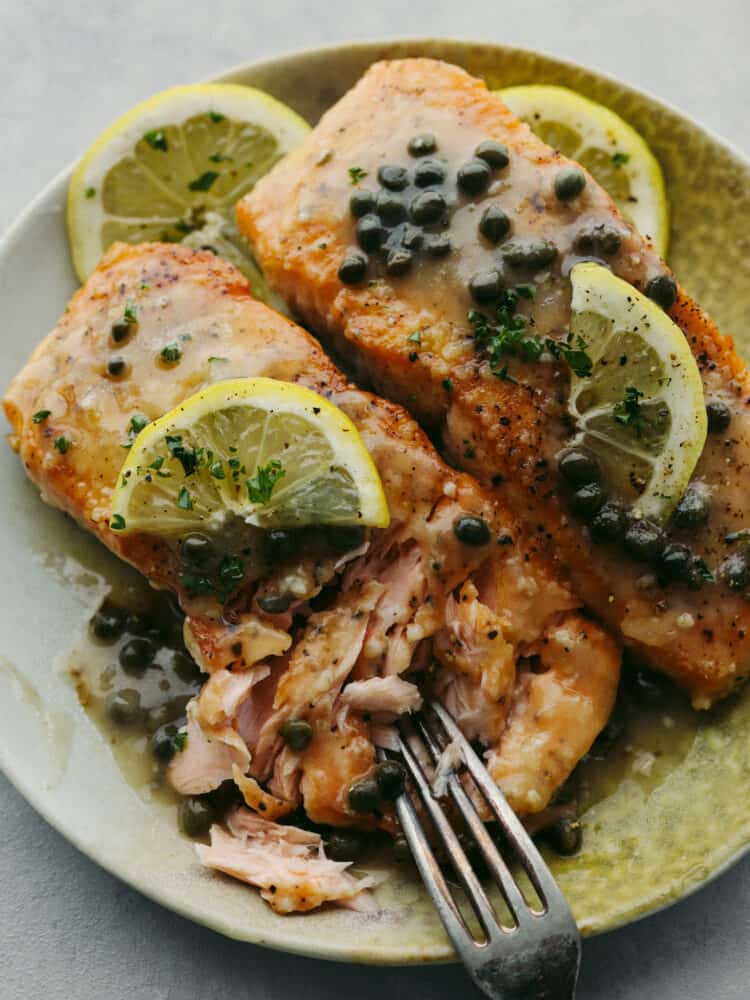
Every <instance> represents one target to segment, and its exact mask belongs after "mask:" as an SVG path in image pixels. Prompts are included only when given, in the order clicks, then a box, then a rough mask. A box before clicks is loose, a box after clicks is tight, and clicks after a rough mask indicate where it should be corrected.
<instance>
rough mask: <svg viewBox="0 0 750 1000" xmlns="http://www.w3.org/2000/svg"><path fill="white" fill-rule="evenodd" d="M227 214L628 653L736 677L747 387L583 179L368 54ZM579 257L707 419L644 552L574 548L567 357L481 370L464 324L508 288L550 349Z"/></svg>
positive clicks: (482, 358)
mask: <svg viewBox="0 0 750 1000" xmlns="http://www.w3.org/2000/svg"><path fill="white" fill-rule="evenodd" d="M237 215H238V219H239V223H240V226H241V228H242V230H243V232H244V233H245V234H246V235H247V236H248V237H249V238H250V240H251V241H252V243H253V245H254V247H255V251H256V254H257V256H258V259H259V260H260V262H261V265H262V267H263V269H264V272H265V275H266V278H267V279H268V280H269V281H270V283H271V284H272V285H273V286H274V287H275V288H276V290H278V291H279V292H281V294H282V295H283V296H284V297H285V299H286V300H287V302H288V303H289V305H290V306H291V307H292V309H293V310H294V311H295V312H296V314H297V315H298V316H300V317H301V318H302V319H303V320H304V321H305V322H306V324H308V325H309V326H310V327H311V328H313V329H314V330H316V332H317V333H318V334H319V335H320V336H321V337H323V338H324V340H325V342H326V343H328V344H330V345H332V347H333V348H334V349H335V350H336V352H337V353H338V356H339V357H341V358H342V359H344V361H345V363H346V364H347V365H349V366H350V368H351V370H352V371H353V372H355V373H357V375H358V376H360V377H362V378H364V379H366V380H367V383H368V384H369V385H371V386H373V387H374V388H375V389H376V391H378V392H381V393H383V394H384V395H386V396H387V397H389V398H391V399H394V400H397V401H399V402H401V403H402V404H404V405H405V406H407V407H408V408H409V409H410V411H411V412H412V413H413V414H414V415H415V416H416V417H417V418H418V419H419V420H420V421H421V422H422V423H423V425H425V426H426V427H428V428H429V429H430V430H431V431H432V432H433V433H434V434H436V435H438V436H439V437H440V438H441V440H442V443H443V446H444V448H445V452H446V454H447V456H448V457H449V459H450V461H451V462H452V463H453V464H455V465H456V466H458V467H461V468H463V469H465V470H467V471H469V472H471V473H472V474H473V475H475V476H476V477H477V478H478V479H479V480H480V481H481V482H483V483H484V484H485V485H486V486H487V487H488V488H491V489H492V490H494V491H495V495H496V496H499V497H502V500H503V502H504V503H505V504H507V506H508V507H509V508H510V510H511V511H512V512H513V513H514V515H515V516H516V517H517V518H518V519H519V520H520V521H521V522H522V523H523V524H524V525H525V527H526V530H527V532H528V533H529V534H530V535H533V536H534V537H535V538H536V540H537V542H538V544H539V546H540V548H541V549H543V550H545V551H546V553H547V554H548V556H549V558H550V559H552V560H553V562H554V563H555V565H556V569H557V572H558V574H559V576H560V578H561V579H564V580H566V581H567V582H569V583H570V585H571V586H572V587H573V589H574V590H575V592H576V593H577V594H578V595H579V596H580V598H581V599H582V601H583V603H584V604H585V605H586V606H587V607H588V608H589V609H590V610H591V611H593V612H594V613H595V614H596V615H597V616H598V617H599V618H600V619H601V620H602V621H604V622H606V623H607V624H608V625H609V626H610V627H611V628H612V629H613V631H614V632H615V633H616V634H617V635H618V636H619V637H620V638H621V640H622V641H623V642H624V643H625V644H626V645H627V646H629V647H631V648H633V649H634V650H635V651H636V652H637V654H638V655H639V656H640V657H641V658H645V660H646V661H647V662H649V663H650V664H651V665H653V666H654V667H656V668H658V669H660V670H662V671H665V672H666V673H668V674H670V675H671V676H672V677H673V678H674V679H675V680H676V681H678V682H679V683H680V684H681V685H683V686H684V687H685V688H686V689H687V691H688V692H690V694H691V696H692V700H693V704H694V705H695V706H696V707H700V708H706V707H708V706H709V705H711V704H712V703H713V702H714V701H715V700H717V699H719V698H721V697H722V696H724V695H726V694H728V693H729V692H731V691H732V690H733V689H734V688H735V687H736V686H737V685H738V684H739V683H740V682H741V681H742V680H743V679H744V678H745V677H746V675H747V673H748V671H749V670H750V604H748V592H750V548H749V547H748V542H747V536H748V534H749V533H748V528H750V521H749V519H748V516H747V506H748V502H747V498H748V496H750V462H749V461H748V458H749V457H750V453H749V449H750V407H749V405H748V404H750V380H749V379H748V375H747V372H746V371H745V368H744V365H743V364H742V363H741V362H740V360H739V358H738V357H737V355H736V353H735V351H734V348H733V344H732V341H731V339H729V338H727V337H724V336H722V335H721V334H720V333H719V332H718V330H717V329H716V327H715V326H714V324H713V323H712V322H711V320H710V319H709V318H708V317H707V316H706V315H705V314H704V313H703V312H701V310H700V308H699V307H698V306H697V305H696V304H695V303H694V302H693V301H692V300H691V299H690V298H689V296H688V295H687V294H686V293H685V292H684V291H682V290H681V289H680V288H679V287H678V285H677V284H676V282H675V280H674V278H673V277H672V276H671V274H670V273H669V271H668V269H667V267H666V265H665V264H664V262H663V261H662V260H661V259H660V258H659V257H658V256H657V254H656V253H655V252H654V250H653V248H652V247H651V246H650V244H649V243H648V241H647V240H646V239H644V238H643V237H642V236H641V235H640V234H639V233H638V232H636V231H635V230H634V229H633V228H632V226H630V225H629V224H628V223H627V222H625V220H624V219H623V218H622V217H621V216H620V215H619V213H618V211H617V210H616V208H615V206H614V203H613V202H612V200H611V199H610V197H609V196H608V195H607V193H606V192H605V191H604V190H603V189H602V188H601V187H600V186H599V185H598V184H597V183H596V181H595V180H594V179H593V178H592V177H591V176H590V175H588V174H587V173H586V172H585V171H583V170H582V168H579V167H577V165H575V164H573V163H572V162H571V161H569V160H566V159H565V158H564V157H563V156H561V155H560V154H559V153H557V152H555V151H554V150H553V149H551V148H550V147H548V146H547V145H545V144H544V143H543V142H542V141H541V140H539V139H538V138H537V137H535V136H534V135H533V134H532V132H531V131H530V129H529V128H528V126H527V125H525V124H524V123H522V122H521V121H519V120H518V119H516V118H515V117H514V116H513V115H512V114H511V112H510V111H509V110H508V108H507V107H505V105H504V104H503V103H502V101H501V100H500V98H499V97H497V96H496V95H494V94H492V93H490V92H488V90H487V88H486V86H485V84H484V83H483V82H482V81H480V80H478V79H475V78H473V77H472V76H470V75H469V74H468V73H466V72H464V70H462V69H460V68H458V67H456V66H452V65H448V64H445V63H441V62H436V61H433V60H429V59H405V60H399V61H393V62H382V63H377V64H375V65H373V66H372V67H371V68H370V69H369V71H368V72H367V73H366V74H365V76H364V77H363V78H362V79H361V80H360V81H359V83H358V84H357V85H356V86H355V87H354V88H353V89H352V90H351V91H350V92H349V93H347V94H346V95H345V96H344V97H343V99H342V100H341V101H339V103H338V104H336V105H335V106H334V107H333V108H331V109H330V110H329V111H328V112H327V113H326V114H325V115H324V116H323V118H322V120H321V121H320V123H319V125H318V126H317V127H316V128H315V129H314V130H313V132H312V133H311V134H310V136H309V137H308V138H307V139H306V140H305V142H304V143H303V144H302V146H301V147H299V148H298V149H296V150H295V151H293V152H292V153H291V154H290V155H289V156H288V157H286V159H285V160H283V161H282V162H281V163H279V164H278V165H277V166H276V167H275V169H274V170H273V171H272V172H271V173H270V174H269V175H267V176H266V177H265V178H264V179H263V180H262V181H261V182H260V183H259V184H258V185H257V187H256V188H255V190H254V191H253V192H252V193H250V194H249V195H247V196H246V197H245V198H244V199H242V200H241V201H240V203H239V205H238V208H237ZM581 260H595V261H598V262H599V263H601V264H603V265H605V266H606V267H608V268H610V269H611V270H612V271H614V272H615V273H616V274H617V275H618V276H619V277H620V278H622V279H624V280H625V281H626V282H628V283H630V284H631V285H632V286H633V287H634V288H637V289H639V290H640V291H642V292H645V293H646V294H647V295H648V296H649V297H651V298H652V299H654V300H655V301H657V303H658V304H659V305H661V306H662V307H663V308H664V309H666V310H668V311H669V313H670V315H671V317H672V318H673V319H674V321H675V323H676V324H678V326H679V327H680V328H681V330H682V331H683V333H684V335H685V337H686V338H687V341H688V343H689V345H690V347H691V349H692V351H693V354H694V356H695V359H696V361H697V365H698V368H699V370H700V373H701V376H702V379H703V387H704V395H705V400H706V404H707V408H708V413H709V418H710V419H709V428H710V432H709V435H708V439H707V441H706V444H705V447H704V449H703V453H702V456H701V458H700V460H699V463H698V465H697V467H696V468H695V471H694V474H693V480H692V482H691V485H690V487H689V498H688V494H686V495H685V498H688V499H686V503H685V504H683V509H682V511H681V514H680V517H679V518H677V517H676V516H674V515H673V517H672V519H671V521H670V522H669V523H667V524H666V526H664V532H663V535H661V536H659V535H658V533H657V534H654V536H653V537H651V538H650V539H649V551H648V553H646V558H645V559H642V560H639V559H638V558H637V557H636V556H637V555H638V553H637V552H636V553H635V555H634V554H633V553H634V549H635V546H634V545H631V546H630V548H629V549H628V548H627V547H626V546H625V545H624V544H623V539H622V537H615V538H613V539H612V540H611V541H610V540H608V541H606V542H603V541H599V542H594V541H593V540H592V537H591V534H590V532H589V530H588V526H587V522H586V519H585V518H582V517H581V516H579V515H577V514H575V513H573V512H572V509H571V507H570V504H569V502H568V494H567V493H566V491H565V489H564V488H563V484H562V481H561V477H560V473H559V470H558V461H559V458H560V455H561V453H562V451H563V450H564V449H565V447H566V445H567V444H568V443H569V442H570V441H571V438H572V436H573V434H574V433H575V427H573V426H571V420H570V417H569V414H568V411H567V399H568V392H569V369H568V366H567V364H566V362H565V361H559V362H558V363H553V362H550V361H549V360H544V359H543V360H542V361H540V360H539V355H538V352H537V354H536V357H533V358H531V357H526V356H524V352H523V351H522V350H520V349H517V350H507V351H506V355H505V357H504V358H503V364H502V366H501V365H500V364H495V365H494V366H493V365H492V364H491V359H490V358H489V357H488V354H487V350H486V349H483V348H482V345H481V344H480V343H479V337H478V335H477V327H476V319H475V318H474V319H472V311H476V310H481V309H483V308H487V309H494V308H495V307H496V305H497V303H498V301H502V296H503V295H504V294H505V293H507V292H508V290H510V291H512V292H513V295H514V298H515V299H516V300H517V302H516V304H515V308H516V310H517V315H520V316H522V317H523V319H524V322H525V329H526V331H527V332H529V333H530V334H533V335H534V336H535V337H536V338H539V339H540V340H541V342H544V343H546V342H547V340H546V339H547V338H552V339H554V341H556V342H557V343H558V344H560V343H564V344H565V345H567V343H568V342H567V340H564V338H566V337H567V335H568V331H569V330H570V319H571V310H570V302H571V282H570V277H569V274H570V270H571V269H572V267H573V266H574V265H575V264H576V263H577V262H579V261H581ZM511 313H512V309H510V310H508V311H506V315H505V322H506V329H505V331H503V335H504V336H505V337H506V340H505V344H506V345H507V344H508V343H511V346H512V336H513V333H514V328H513V320H514V315H515V314H513V315H511ZM625 363H627V358H624V359H623V360H622V361H621V364H625ZM635 388H636V389H637V387H635ZM635 485H636V486H637V483H636V484H635ZM685 498H683V499H685ZM633 516H634V517H636V518H637V511H636V512H635V514H634V515H633ZM612 525H613V527H612V532H613V534H616V532H617V530H619V528H618V522H617V520H616V519H615V520H614V521H613V522H612ZM624 530H625V526H624V525H623V531H624ZM636 534H637V533H636ZM642 549H643V552H645V549H646V546H643V547H642ZM641 554H643V553H641ZM683 570H684V572H683ZM681 574H682V575H681Z"/></svg>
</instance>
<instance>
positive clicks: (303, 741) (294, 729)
mask: <svg viewBox="0 0 750 1000" xmlns="http://www.w3.org/2000/svg"><path fill="white" fill-rule="evenodd" d="M279 733H280V734H281V738H282V740H283V741H284V742H285V743H286V745H287V746H288V747H289V749H290V750H294V752H295V753H302V751H303V750H307V748H308V747H309V746H310V744H311V743H312V738H313V727H312V726H311V725H310V723H309V722H306V721H305V720H304V719H288V720H287V721H286V722H285V723H284V725H283V726H282V727H281V729H280V730H279Z"/></svg>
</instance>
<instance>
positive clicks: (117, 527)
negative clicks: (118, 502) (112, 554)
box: [109, 514, 125, 531]
mask: <svg viewBox="0 0 750 1000" xmlns="http://www.w3.org/2000/svg"><path fill="white" fill-rule="evenodd" d="M109 526H110V528H111V529H112V531H124V530H125V518H124V517H123V516H122V514H113V515H112V517H111V518H110V522H109Z"/></svg>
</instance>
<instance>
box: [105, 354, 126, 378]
mask: <svg viewBox="0 0 750 1000" xmlns="http://www.w3.org/2000/svg"><path fill="white" fill-rule="evenodd" d="M127 367H128V364H127V362H126V360H125V358H121V357H120V356H119V355H115V357H113V358H110V359H109V361H108V362H107V374H108V375H111V376H112V378H120V376H121V375H124V374H125V371H126V369H127Z"/></svg>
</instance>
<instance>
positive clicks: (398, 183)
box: [378, 163, 409, 191]
mask: <svg viewBox="0 0 750 1000" xmlns="http://www.w3.org/2000/svg"><path fill="white" fill-rule="evenodd" d="M378 180H379V181H380V183H381V184H382V185H383V187H384V188H388V190H389V191H403V189H404V188H405V187H406V185H407V184H408V183H409V171H408V170H407V169H406V167H401V166H399V165H398V164H396V163H384V164H383V166H382V167H380V168H379V169H378Z"/></svg>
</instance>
